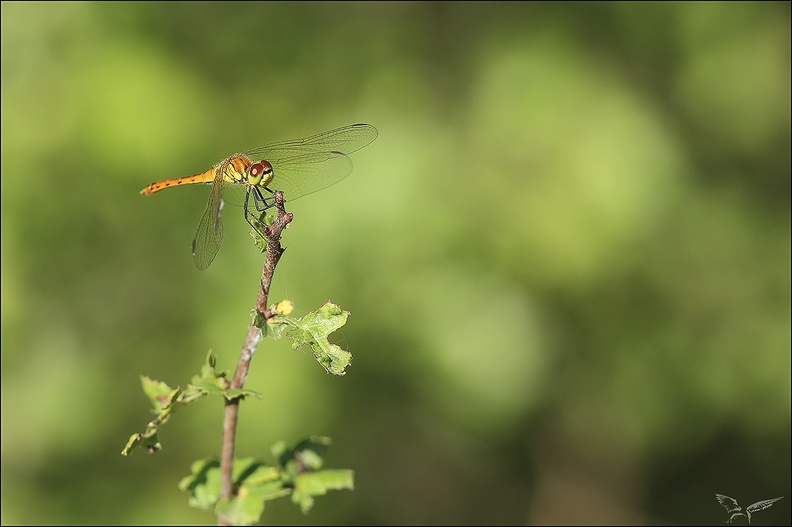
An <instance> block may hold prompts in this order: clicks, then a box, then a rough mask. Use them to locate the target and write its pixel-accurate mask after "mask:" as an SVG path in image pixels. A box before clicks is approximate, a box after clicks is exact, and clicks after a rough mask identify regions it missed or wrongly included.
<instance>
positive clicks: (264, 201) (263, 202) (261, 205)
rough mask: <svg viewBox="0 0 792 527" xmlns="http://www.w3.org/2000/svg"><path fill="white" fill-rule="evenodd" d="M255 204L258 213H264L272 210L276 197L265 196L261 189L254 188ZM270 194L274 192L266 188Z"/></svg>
mask: <svg viewBox="0 0 792 527" xmlns="http://www.w3.org/2000/svg"><path fill="white" fill-rule="evenodd" d="M252 190H253V202H254V205H255V207H256V210H257V211H258V212H264V211H265V210H267V209H269V208H272V207H274V206H275V196H266V197H265V196H264V194H262V193H261V189H260V188H258V187H253V189H252ZM265 190H267V191H268V192H272V191H271V190H270V189H268V188H265Z"/></svg>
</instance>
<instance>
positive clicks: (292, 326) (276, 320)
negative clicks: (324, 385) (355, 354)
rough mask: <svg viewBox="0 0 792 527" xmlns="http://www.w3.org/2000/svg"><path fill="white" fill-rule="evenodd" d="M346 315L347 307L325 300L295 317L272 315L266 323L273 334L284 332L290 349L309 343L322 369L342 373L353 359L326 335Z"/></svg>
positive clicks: (340, 324)
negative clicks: (345, 309) (297, 317)
mask: <svg viewBox="0 0 792 527" xmlns="http://www.w3.org/2000/svg"><path fill="white" fill-rule="evenodd" d="M348 317H349V312H348V311H344V310H343V309H341V308H340V307H339V306H337V305H336V304H333V303H332V302H327V303H325V304H324V305H323V306H322V307H320V308H319V310H317V311H312V312H310V313H308V314H307V315H305V316H304V317H302V318H299V319H297V320H294V319H293V318H290V317H287V316H275V317H272V318H271V319H269V320H268V321H267V324H268V325H269V327H270V329H271V330H272V335H273V337H274V338H276V339H277V338H280V337H283V336H285V337H286V338H288V339H290V340H291V341H292V349H295V350H296V349H299V348H300V347H301V346H303V345H304V344H308V345H309V346H310V347H311V352H312V353H313V356H314V359H316V361H317V362H318V363H319V364H321V365H322V367H323V368H324V369H325V371H327V372H328V373H331V374H333V375H344V374H345V373H346V372H345V371H344V370H345V369H346V367H347V366H349V364H350V363H351V362H352V354H351V353H349V352H348V351H346V350H343V349H341V348H340V347H339V346H337V345H335V344H331V343H330V342H329V341H328V340H327V337H328V336H329V335H330V333H333V332H334V331H335V330H337V329H339V328H340V327H342V326H343V325H344V324H346V321H347V318H348Z"/></svg>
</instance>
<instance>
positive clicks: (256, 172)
mask: <svg viewBox="0 0 792 527" xmlns="http://www.w3.org/2000/svg"><path fill="white" fill-rule="evenodd" d="M263 173H264V165H263V164H261V163H253V164H252V165H250V169H249V170H248V175H249V176H250V177H251V178H260V177H261V174H263Z"/></svg>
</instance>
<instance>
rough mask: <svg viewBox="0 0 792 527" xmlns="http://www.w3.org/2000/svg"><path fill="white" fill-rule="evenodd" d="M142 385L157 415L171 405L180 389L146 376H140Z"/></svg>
mask: <svg viewBox="0 0 792 527" xmlns="http://www.w3.org/2000/svg"><path fill="white" fill-rule="evenodd" d="M140 385H141V387H142V388H143V393H144V394H145V395H146V397H148V399H149V401H151V404H152V406H154V409H155V410H156V411H157V413H159V412H162V409H163V408H165V407H166V406H168V405H169V404H170V403H171V401H172V400H173V398H174V394H176V392H178V391H179V389H178V388H176V389H173V388H171V387H170V386H168V385H167V384H165V383H164V382H162V381H158V380H156V379H152V378H151V377H147V376H145V375H141V376H140Z"/></svg>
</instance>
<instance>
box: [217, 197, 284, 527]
mask: <svg viewBox="0 0 792 527" xmlns="http://www.w3.org/2000/svg"><path fill="white" fill-rule="evenodd" d="M275 208H276V209H277V211H278V214H277V217H276V219H275V222H273V223H272V225H265V226H264V229H263V231H264V232H263V233H262V234H263V235H264V239H265V241H266V242H267V251H266V256H265V260H264V269H263V270H262V271H261V280H260V281H259V292H258V298H257V299H256V310H257V311H258V312H259V313H260V314H261V316H262V317H264V319H265V320H266V319H269V318H272V316H273V315H274V313H272V312H271V311H270V310H269V309H268V308H267V297H268V296H269V289H270V284H271V283H272V275H273V273H274V272H275V266H276V265H278V260H280V257H281V256H282V255H283V251H284V249H283V247H281V244H280V238H281V233H282V232H283V229H285V228H286V226H287V225H288V224H289V223H290V222H291V221H292V219H294V215H293V214H292V213H290V212H286V210H285V209H284V207H283V193H282V192H280V191H275ZM260 340H261V330H260V329H259V328H258V327H256V325H255V324H253V323H251V324H250V326H248V333H247V336H246V337H245V342H244V343H243V344H242V352H241V353H240V355H239V361H238V362H237V367H236V372H235V373H234V378H233V380H232V381H231V385H230V387H229V388H230V389H232V390H233V389H241V388H242V386H243V385H244V384H245V381H246V380H247V375H248V369H249V368H250V362H251V361H252V360H253V354H254V353H255V352H256V347H257V346H258V343H259V341H260ZM238 417H239V398H234V399H233V400H231V401H229V400H226V403H225V415H224V417H223V443H222V446H221V449H220V478H221V480H220V499H224V498H231V497H232V496H233V495H234V494H235V492H236V489H234V483H233V479H232V472H231V467H232V465H233V461H234V444H235V440H236V429H237V419H238ZM218 523H219V524H220V525H227V523H226V520H225V518H222V517H221V518H219V519H218Z"/></svg>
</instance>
